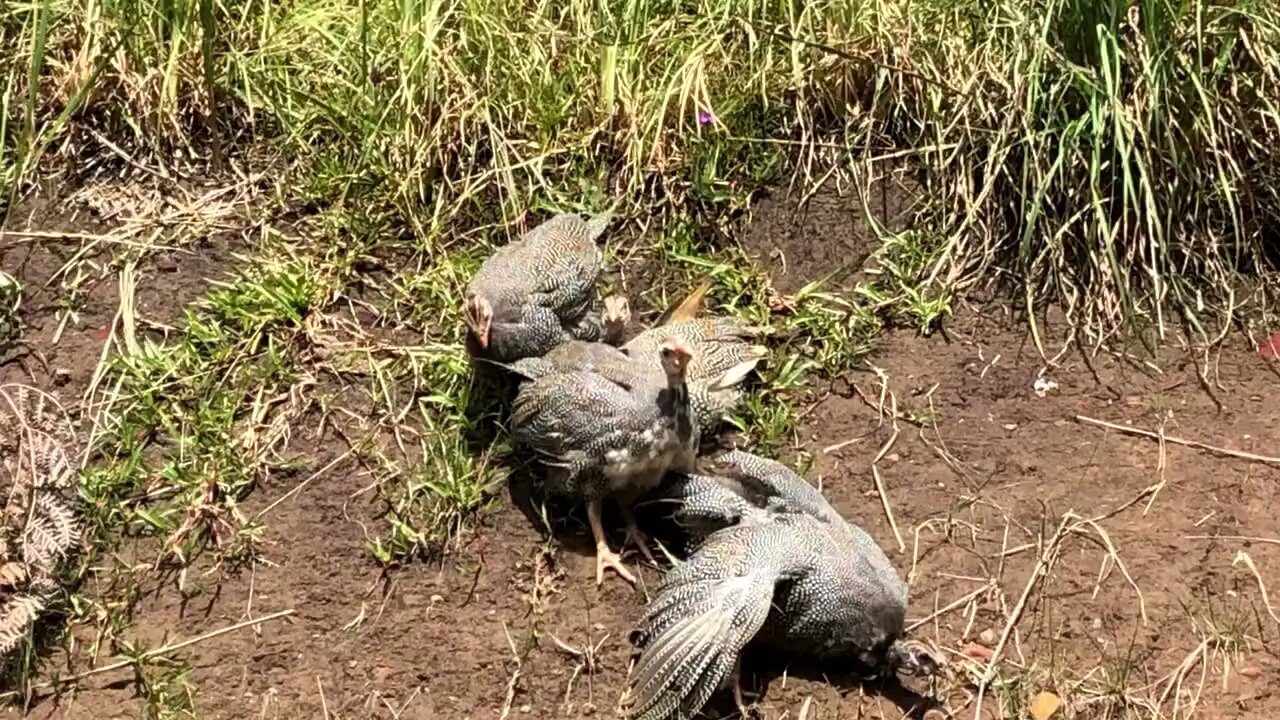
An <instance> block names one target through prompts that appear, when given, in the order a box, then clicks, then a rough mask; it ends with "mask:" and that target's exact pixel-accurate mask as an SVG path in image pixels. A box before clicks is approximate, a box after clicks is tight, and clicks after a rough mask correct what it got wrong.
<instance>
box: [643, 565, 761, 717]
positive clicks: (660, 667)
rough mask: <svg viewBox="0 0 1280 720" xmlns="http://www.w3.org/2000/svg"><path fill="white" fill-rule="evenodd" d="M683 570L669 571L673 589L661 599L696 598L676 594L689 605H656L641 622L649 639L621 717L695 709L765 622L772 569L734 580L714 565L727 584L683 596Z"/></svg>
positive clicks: (703, 586)
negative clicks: (674, 592)
mask: <svg viewBox="0 0 1280 720" xmlns="http://www.w3.org/2000/svg"><path fill="white" fill-rule="evenodd" d="M687 567H688V566H685V567H681V568H680V569H678V570H677V571H675V573H674V574H675V575H676V576H677V577H676V582H675V583H674V587H673V585H672V583H668V584H667V585H666V586H665V588H664V591H663V594H664V595H668V596H669V593H671V591H672V590H674V589H684V590H693V591H696V592H692V593H689V592H685V593H680V595H682V596H683V597H685V598H686V599H688V602H685V603H674V602H666V603H658V602H655V605H654V607H653V608H651V609H650V612H649V613H648V614H647V615H646V621H647V624H648V625H649V627H650V628H651V630H652V631H651V632H650V633H647V637H648V643H647V646H646V647H645V649H644V651H643V652H642V654H641V656H640V659H639V661H638V662H637V663H636V666H635V670H634V676H633V678H634V679H633V681H632V685H631V690H630V691H629V693H628V700H629V705H630V706H631V707H630V709H629V710H630V711H629V713H628V715H629V717H631V718H634V719H635V720H666V719H667V718H671V717H683V716H685V715H691V714H692V713H695V712H697V711H698V710H699V709H701V708H702V706H703V705H705V704H706V702H707V700H708V699H710V697H711V695H712V694H713V693H715V691H716V690H717V689H718V688H719V687H720V686H721V685H722V684H723V683H724V681H725V680H726V679H727V678H728V677H729V673H730V672H731V671H732V669H733V664H734V662H735V661H736V660H737V657H738V654H739V653H740V652H741V650H742V647H743V646H744V645H746V643H747V641H748V640H750V639H751V638H752V637H753V636H755V634H756V633H757V632H758V631H759V630H760V627H761V626H762V625H763V624H764V621H765V618H766V617H768V615H769V608H770V602H771V601H772V598H773V587H774V583H775V582H776V581H777V577H778V573H777V571H776V569H773V568H770V567H769V566H767V565H766V566H763V567H758V568H756V569H755V570H752V571H750V572H747V573H745V574H736V573H734V572H733V570H735V568H731V567H730V565H728V564H726V563H723V562H721V563H718V567H719V568H721V570H722V571H723V572H724V573H725V574H726V575H728V576H727V577H721V578H718V579H715V580H707V579H698V580H693V582H692V587H688V588H684V587H681V583H680V579H681V576H683V575H685V574H686V570H687ZM704 569H705V568H704Z"/></svg>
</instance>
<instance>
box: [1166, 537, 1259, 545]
mask: <svg viewBox="0 0 1280 720" xmlns="http://www.w3.org/2000/svg"><path fill="white" fill-rule="evenodd" d="M1182 539H1183V540H1241V541H1244V542H1256V543H1262V544H1264V545H1280V540H1277V539H1275V538H1266V537H1252V536H1249V535H1183V536H1182Z"/></svg>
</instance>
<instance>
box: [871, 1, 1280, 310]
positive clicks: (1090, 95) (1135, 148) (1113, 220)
mask: <svg viewBox="0 0 1280 720" xmlns="http://www.w3.org/2000/svg"><path fill="white" fill-rule="evenodd" d="M979 7H980V6H977V5H975V10H977V9H978V8H979ZM1277 19H1280V9H1277V7H1276V6H1275V5H1274V4H1271V3H1263V2H1238V3H1234V4H1230V5H1228V4H1210V3H1203V2H1175V1H1171V0H1144V1H1142V2H1137V3H1129V2H1089V1H1085V0H1050V1H1048V2H1037V3H1029V4H1012V3H999V4H996V5H994V6H991V7H990V8H989V9H986V10H983V11H982V12H981V13H980V14H978V15H977V16H975V17H973V18H971V22H970V23H968V27H969V28H970V30H969V33H968V35H967V37H965V38H963V39H962V40H958V41H957V40H952V41H951V42H952V43H960V44H961V45H962V46H965V47H968V48H969V50H968V52H970V53H971V60H970V61H968V62H960V63H959V64H958V65H952V66H951V68H950V70H948V68H947V65H945V64H944V63H949V62H953V61H955V60H957V59H958V55H957V54H956V50H955V49H953V48H950V47H948V46H947V45H946V44H940V45H938V46H936V47H935V48H933V49H931V50H917V51H916V57H927V58H929V62H930V65H929V66H928V67H930V68H931V69H930V70H929V71H927V72H924V73H923V75H926V76H927V75H930V74H933V75H934V76H935V77H937V78H940V79H941V80H942V81H943V83H944V84H942V85H939V84H936V83H935V84H929V83H925V82H923V81H914V82H910V83H909V84H910V87H911V88H912V89H914V90H915V91H916V92H914V93H910V95H911V96H912V97H913V100H914V101H913V102H911V103H903V104H901V105H899V110H900V112H890V113H887V114H886V117H896V120H897V122H896V123H895V124H897V125H899V126H900V127H905V128H906V132H905V133H903V134H901V135H899V136H898V137H899V138H905V139H906V142H907V143H908V144H909V145H911V146H912V147H916V148H928V149H927V150H925V151H924V152H922V153H921V161H922V162H921V165H922V167H923V169H924V170H925V171H926V183H925V184H926V192H927V194H928V195H929V196H930V197H932V198H934V199H936V202H937V206H936V207H937V209H938V210H939V212H938V213H937V215H935V217H938V218H939V219H940V220H941V222H942V223H943V225H944V226H945V227H946V228H948V230H949V232H950V233H951V235H952V237H953V239H954V247H953V249H952V252H951V255H950V257H949V258H948V268H947V269H948V270H950V271H951V272H952V277H967V278H970V279H972V278H978V277H982V276H984V275H985V274H986V272H985V271H987V270H989V269H994V268H998V267H1003V268H1005V269H1010V270H1013V271H1015V272H1016V273H1017V274H1016V276H1015V277H1017V278H1018V281H1019V283H1021V285H1022V287H1023V288H1024V289H1025V291H1026V294H1027V297H1028V299H1029V300H1030V299H1034V298H1038V297H1041V296H1043V295H1046V294H1049V295H1054V296H1056V297H1058V298H1060V299H1062V300H1065V302H1066V304H1067V307H1068V309H1070V310H1074V311H1077V316H1078V317H1079V318H1080V319H1084V320H1087V321H1090V322H1091V323H1093V329H1095V330H1097V331H1100V332H1102V331H1106V330H1109V329H1112V328H1114V327H1115V326H1116V325H1118V324H1120V323H1122V322H1123V323H1127V324H1131V325H1132V324H1133V323H1137V324H1139V325H1154V326H1156V327H1158V328H1161V329H1163V328H1164V325H1165V321H1166V320H1167V319H1168V318H1167V317H1166V316H1165V314H1164V313H1165V312H1166V311H1169V310H1172V311H1175V312H1177V313H1179V314H1180V316H1181V318H1182V319H1185V320H1188V321H1190V323H1191V324H1192V325H1193V326H1194V327H1195V328H1196V329H1199V330H1201V331H1206V326H1205V324H1204V323H1205V320H1206V318H1213V319H1217V320H1219V321H1222V320H1225V319H1227V318H1229V317H1230V316H1231V315H1232V314H1233V311H1234V310H1235V309H1238V307H1239V306H1240V305H1241V304H1242V303H1243V302H1244V300H1245V298H1244V297H1243V295H1242V288H1243V287H1244V286H1242V284H1241V283H1240V281H1239V274H1240V273H1241V272H1252V271H1257V270H1263V269H1267V268H1271V267H1273V266H1272V265H1271V264H1270V263H1272V262H1274V259H1275V255H1274V250H1272V249H1270V248H1269V243H1273V242H1274V239H1275V233H1274V230H1273V229H1272V228H1274V227H1276V221H1277V219H1280V196H1277V192H1276V179H1277V172H1278V171H1280V149H1278V148H1277V145H1276V140H1277V129H1278V121H1280V112H1278V110H1277V101H1278V100H1280V85H1277V82H1278V81H1280V55H1278V54H1277V53H1278V51H1280V31H1278V30H1277ZM961 25H962V26H963V23H961ZM903 82H904V83H908V82H909V81H906V80H904V81H903ZM903 89H904V90H905V89H906V87H904V88H903ZM1223 324H1225V323H1223Z"/></svg>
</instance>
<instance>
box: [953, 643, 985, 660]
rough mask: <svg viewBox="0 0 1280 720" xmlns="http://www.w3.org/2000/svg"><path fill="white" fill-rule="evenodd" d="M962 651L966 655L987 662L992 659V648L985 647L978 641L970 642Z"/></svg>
mask: <svg viewBox="0 0 1280 720" xmlns="http://www.w3.org/2000/svg"><path fill="white" fill-rule="evenodd" d="M960 652H962V653H964V655H965V657H969V658H973V659H974V660H980V661H983V662H986V661H987V660H990V659H991V648H989V647H984V646H982V645H979V644H978V643H969V644H968V645H965V646H964V649H963V650H961V651H960Z"/></svg>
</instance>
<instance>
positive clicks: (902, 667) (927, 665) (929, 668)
mask: <svg viewBox="0 0 1280 720" xmlns="http://www.w3.org/2000/svg"><path fill="white" fill-rule="evenodd" d="M885 660H886V661H887V664H888V666H889V669H890V670H893V671H897V672H900V673H902V674H903V675H910V676H915V677H930V676H933V675H937V674H938V672H939V671H940V670H941V669H942V661H940V660H939V659H938V658H937V657H935V656H934V654H933V653H932V652H930V650H929V649H928V648H926V647H924V646H923V645H921V644H920V643H918V642H910V641H904V640H896V641H894V642H893V643H892V644H891V645H890V646H889V648H888V651H887V652H886V653H885Z"/></svg>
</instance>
